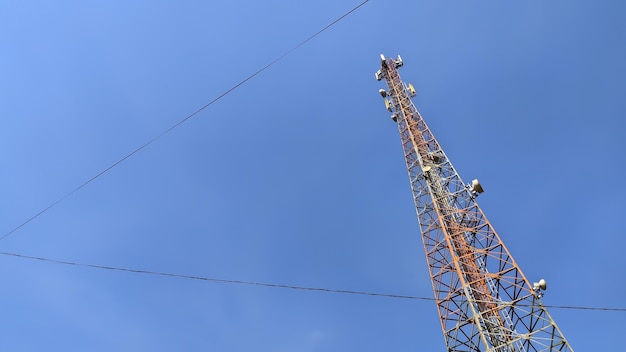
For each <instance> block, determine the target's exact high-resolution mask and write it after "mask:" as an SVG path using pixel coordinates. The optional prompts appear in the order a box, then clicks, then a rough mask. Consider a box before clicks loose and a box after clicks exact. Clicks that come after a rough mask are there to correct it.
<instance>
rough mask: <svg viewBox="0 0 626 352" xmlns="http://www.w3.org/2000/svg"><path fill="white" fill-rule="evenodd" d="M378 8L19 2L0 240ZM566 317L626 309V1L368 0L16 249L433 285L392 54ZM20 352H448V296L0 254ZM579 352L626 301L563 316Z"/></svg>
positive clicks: (616, 324) (71, 204)
mask: <svg viewBox="0 0 626 352" xmlns="http://www.w3.org/2000/svg"><path fill="white" fill-rule="evenodd" d="M359 2H360V1H359V0H357V1H330V0H321V1H309V2H303V1H293V0H272V1H263V2H259V1H249V0H233V1H219V2H218V1H92V2H83V1H53V2H46V1H0V33H1V34H0V116H2V118H1V119H0V123H1V125H0V165H1V170H2V171H1V173H0V181H1V182H0V207H1V208H0V233H2V234H5V233H7V232H9V231H11V230H12V229H13V228H15V227H16V226H18V225H19V224H20V223H22V222H23V221H25V220H26V219H28V218H29V217H31V216H33V215H34V214H36V213H37V212H39V211H40V210H42V209H44V208H46V207H47V206H49V205H50V204H52V203H53V202H54V201H56V200H58V199H60V198H61V197H63V196H64V195H66V194H67V193H68V192H70V191H71V190H72V189H74V188H76V187H77V186H79V185H80V184H81V183H83V182H84V181H86V180H88V179H89V178H91V177H92V176H94V175H96V174H97V173H99V172H100V171H102V170H103V169H105V168H106V167H108V166H109V165H111V164H113V163H114V162H116V161H118V160H119V159H121V158H122V157H124V156H125V155H127V154H128V153H130V152H131V151H132V150H134V149H135V148H137V147H139V146H141V145H142V144H143V143H145V142H147V141H149V140H150V139H151V138H153V137H155V136H156V135H158V134H159V133H161V132H163V131H164V130H165V129H167V128H168V127H169V126H171V125H173V124H174V123H176V122H178V121H180V120H181V119H183V118H184V117H186V116H188V115H189V114H190V113H192V112H193V111H195V110H196V109H197V108H199V107H201V106H203V105H204V104H206V103H208V102H209V101H211V100H212V99H214V98H215V97H217V96H218V95H219V94H221V93H222V92H224V91H226V90H227V89H229V88H231V87H232V86H233V85H235V84H237V83H238V82H240V81H241V80H243V79H244V78H246V77H248V76H249V75H250V74H252V73H254V72H255V71H257V70H258V69H260V68H262V67H263V66H265V65H266V64H268V63H269V62H271V61H272V60H274V59H275V58H277V57H279V56H280V55H282V54H283V53H285V52H287V51H288V50H290V49H291V48H293V47H294V46H296V45H297V44H298V43H300V42H302V41H303V40H304V39H305V38H307V37H309V36H310V35H312V34H314V33H315V32H317V31H318V30H320V29H321V28H323V27H324V26H326V25H327V24H329V23H330V22H332V21H333V20H335V19H337V18H338V17H340V16H341V15H343V14H344V13H346V12H347V11H349V10H350V9H351V8H353V7H354V6H356V5H358V3H359ZM381 53H384V54H385V55H387V56H396V55H398V54H401V55H402V57H403V59H404V62H405V65H404V67H403V68H402V69H401V70H400V73H401V75H402V78H403V79H404V80H405V81H407V82H412V83H413V84H414V85H415V87H416V88H417V91H418V95H417V97H416V98H415V99H414V101H415V103H416V105H417V106H418V109H420V111H421V112H422V114H423V115H424V117H425V119H426V120H427V122H428V124H429V126H430V127H431V129H432V130H433V132H434V134H435V136H436V137H437V138H438V140H439V142H440V143H441V145H442V146H443V148H444V150H445V151H446V153H447V155H448V156H449V157H450V159H451V160H452V162H453V164H454V165H455V167H456V168H457V170H458V171H459V173H460V174H461V177H462V178H463V179H464V180H465V181H466V182H467V181H469V180H471V179H473V178H479V179H480V180H481V183H482V184H483V186H484V188H485V190H486V192H485V193H484V194H483V195H481V197H480V198H479V199H478V201H479V203H480V205H481V206H482V208H483V210H484V211H485V213H486V215H487V217H488V218H489V220H490V221H491V222H492V224H493V225H494V226H495V229H496V230H497V231H498V233H499V234H500V236H501V237H502V239H503V240H504V242H505V244H506V245H507V247H508V248H509V250H510V251H511V253H512V254H513V256H514V258H515V259H516V261H517V262H518V263H519V265H520V266H521V268H522V270H523V271H524V273H525V274H526V276H527V277H528V278H529V279H530V280H531V281H532V280H537V279H539V278H542V277H544V278H546V280H547V282H548V290H547V292H546V296H545V298H544V303H545V304H547V305H578V306H589V307H597V306H601V307H621V308H623V307H625V306H626V304H625V303H624V298H626V275H625V274H624V273H625V271H626V264H625V262H624V248H626V236H625V233H624V226H623V221H624V217H625V215H624V211H625V206H624V199H626V188H625V187H624V186H623V185H622V183H623V180H624V174H625V171H626V156H625V151H626V141H625V139H624V132H626V124H625V122H624V111H626V98H625V95H626V84H625V83H624V82H626V67H625V62H626V3H624V2H623V1H618V0H615V1H608V0H607V1H594V2H591V1H578V0H575V1H572V0H569V1H565V0H561V1H556V0H555V1H515V2H512V1H414V0H412V1H409V0H399V1H393V2H391V1H381V0H370V1H369V2H368V3H367V4H366V5H364V6H363V7H361V8H360V9H359V10H357V11H356V12H354V13H353V14H351V15H350V16H349V17H347V18H345V19H344V20H342V21H341V22H339V23H337V24H336V25H335V26H333V27H332V28H330V29H329V30H327V31H325V32H324V33H322V34H321V35H319V36H318V37H316V38H315V39H314V40H312V41H310V42H309V43H307V44H306V45H304V46H302V47H301V48H299V49H298V50H296V51H294V52H293V53H292V54H290V55H289V56H287V57H286V58H284V59H283V60H281V61H280V62H278V63H276V64H275V65H273V66H271V67H270V68H269V69H267V70H265V71H264V72H262V73H261V74H259V75H258V76H256V77H255V78H254V79H252V80H250V81H249V82H247V83H246V84H245V85H243V86H241V87H240V88H239V89H237V90H235V91H234V92H232V93H231V94H229V95H227V96H226V97H224V98H223V99H221V100H219V101H218V102H216V103H215V104H213V105H211V106H210V107H209V108H207V109H206V110H204V111H202V112H201V113H200V114H198V115H197V116H196V117H194V118H193V119H191V120H189V121H187V122H186V123H185V124H183V125H182V126H180V127H179V128H177V129H176V130H174V131H173V132H171V133H169V134H168V135H166V136H164V137H163V138H161V139H159V140H158V141H156V142H155V143H153V144H151V145H149V146H148V147H147V148H145V149H143V150H142V151H140V152H139V153H137V154H136V155H134V156H132V157H131V158H129V159H127V160H126V161H125V162H124V163H122V164H120V165H118V166H117V167H115V168H114V169H112V170H111V171H109V172H108V173H106V174H104V175H103V176H102V177H100V178H98V179H97V180H95V181H94V182H92V183H90V184H89V185H87V186H86V187H84V188H83V189H81V190H80V191H78V192H76V193H74V194H73V195H71V196H70V197H67V198H66V199H65V200H63V201H62V202H60V203H58V204H57V205H56V206H54V207H53V208H51V209H50V210H49V211H47V212H45V213H44V214H42V215H41V216H39V217H38V218H36V219H35V220H34V221H32V222H30V223H28V224H27V225H26V226H24V227H22V228H20V229H19V230H18V231H15V232H14V233H13V234H11V235H10V236H8V237H6V238H5V239H4V240H2V241H0V251H4V252H12V253H19V254H24V255H32V256H41V257H45V258H51V259H57V260H67V261H75V262H79V263H86V264H97V265H108V266H115V267H122V268H130V269H141V270H152V271H160V272H168V273H176V274H185V275H196V276H203V277H210V278H218V279H227V280H244V281H254V282H264V283H275V284H285V285H296V286H308V287H320V288H329V289H343V290H356V291H367V292H376V293H389V294H400V295H412V296H418V297H432V288H431V283H430V280H429V276H428V271H427V268H426V260H425V258H424V253H423V247H422V244H421V238H420V235H419V232H418V225H417V219H416V216H415V211H414V207H413V204H412V199H411V193H410V187H409V182H408V178H407V173H406V169H405V165H404V160H403V157H402V150H401V147H400V142H399V136H398V131H397V128H396V126H394V124H393V123H392V121H391V119H390V118H389V113H388V112H387V111H386V110H385V108H384V104H383V101H382V99H381V98H380V96H379V95H378V89H380V88H383V87H384V84H383V82H377V81H376V80H375V78H374V72H375V71H376V70H378V68H379V64H380V61H379V54H381ZM0 287H2V289H0V302H1V303H2V309H1V312H2V313H1V314H0V331H2V333H1V336H2V337H1V338H0V348H1V349H2V350H7V351H42V350H45V351H224V352H228V351H250V350H255V351H277V352H280V351H285V352H292V351H299V352H300V351H301V352H314V351H443V350H444V342H443V337H442V333H441V328H440V323H439V319H438V316H437V310H436V308H435V305H434V303H433V302H432V301H421V300H407V299H394V298H386V297H370V296H359V295H350V294H339V293H324V292H311V291H298V290H290V289H279V288H270V287H259V286H249V285H235V284H217V283H211V282H202V281H194V280H190V279H182V278H171V277H161V276H151V275H143V274H134V273H128V272H115V271H106V270H99V269H93V268H87V267H76V266H66V265H61V264H54V263H49V262H40V261H35V260H29V259H22V258H15V257H11V256H7V255H0ZM550 312H551V314H552V315H553V317H554V318H555V320H556V321H557V323H558V325H559V326H560V328H561V329H562V331H563V332H564V334H565V336H566V337H567V338H568V339H569V340H570V342H571V344H572V346H573V347H574V349H576V350H578V351H618V350H622V349H623V342H622V339H621V337H622V336H623V334H624V333H625V332H626V313H624V312H602V311H584V310H567V309H551V310H550Z"/></svg>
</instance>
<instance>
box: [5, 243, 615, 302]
mask: <svg viewBox="0 0 626 352" xmlns="http://www.w3.org/2000/svg"><path fill="white" fill-rule="evenodd" d="M0 254H1V255H5V256H11V257H17V258H22V259H31V260H38V261H41V262H47V263H55V264H63V265H70V266H78V267H84V268H93V269H103V270H111V271H121V272H129V273H135V274H146V275H156V276H166V277H176V278H181V279H189V280H198V281H208V282H215V283H224V284H237V285H250V286H264V287H273V288H284V289H291V290H301V291H318V292H328V293H343V294H350V295H364V296H375V297H387V298H402V299H410V300H419V301H434V300H435V299H434V298H430V297H419V296H412V295H397V294H389V293H376V292H367V291H353V290H338V289H331V288H320V287H306V286H293V285H284V284H273V283H267V282H255V281H242V280H227V279H216V278H210V277H205V276H196V275H185V274H173V273H166V272H160V271H151V270H140V269H129V268H121V267H114V266H108V265H97V264H84V263H78V262H71V261H66V260H57V259H50V258H44V257H36V256H30V255H25V254H18V253H11V252H1V251H0ZM544 307H547V308H553V309H570V310H592V311H610V312H626V308H611V307H586V306H564V305H544Z"/></svg>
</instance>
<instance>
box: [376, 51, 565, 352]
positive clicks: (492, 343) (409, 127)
mask: <svg viewBox="0 0 626 352" xmlns="http://www.w3.org/2000/svg"><path fill="white" fill-rule="evenodd" d="M402 65H403V62H402V58H401V57H400V56H398V58H397V59H391V58H385V57H384V55H381V68H380V70H378V71H377V72H376V79H377V80H379V81H380V80H385V81H386V83H387V90H384V89H381V90H380V93H381V95H382V96H383V98H384V99H385V105H386V107H387V109H388V110H389V111H390V112H391V113H392V115H391V117H392V119H393V121H394V122H396V123H397V124H398V128H399V131H400V139H401V142H402V148H403V150H404V157H405V161H406V166H407V169H408V172H409V181H410V183H411V189H412V192H413V200H414V202H415V208H416V211H417V217H418V221H419V227H420V231H421V234H422V240H423V244H424V250H425V252H426V259H427V261H428V270H429V272H430V277H431V281H432V285H433V290H434V294H435V300H436V302H437V309H438V311H439V318H440V321H441V328H442V330H443V335H444V339H445V343H446V348H447V349H446V351H449V352H452V351H490V352H491V351H493V352H527V351H528V352H530V351H573V349H572V348H571V346H570V345H569V343H568V342H567V340H566V339H565V337H564V336H563V334H562V333H561V330H560V329H559V328H558V326H557V325H556V323H555V322H554V320H553V319H552V317H551V316H550V314H549V313H548V311H547V309H546V308H545V307H544V306H543V304H542V303H541V297H542V295H543V291H544V290H545V289H546V284H545V281H544V280H543V279H542V280H540V281H539V282H537V283H534V284H533V285H531V284H530V282H529V281H528V280H527V279H526V277H525V276H524V274H523V273H522V271H521V270H520V268H519V266H518V265H517V263H516V262H515V261H514V260H513V257H512V256H511V254H510V253H509V251H508V249H507V248H506V247H505V246H504V243H503V242H502V240H501V239H500V237H499V236H498V234H497V233H496V232H495V230H494V229H493V227H492V226H491V223H489V221H488V220H487V218H486V217H485V214H484V213H483V211H482V210H481V209H480V207H479V206H478V203H476V197H477V196H478V195H479V194H480V193H482V192H483V189H482V187H481V185H480V183H479V182H478V180H474V181H472V183H470V184H465V183H463V181H462V180H461V178H460V177H459V175H458V173H457V172H456V170H455V169H454V167H453V166H452V163H451V162H450V160H449V159H448V157H447V156H446V154H445V153H444V151H443V149H442V148H441V146H440V145H439V143H438V142H437V140H436V139H435V137H434V135H433V134H432V132H431V131H430V129H429V128H428V126H427V125H426V123H425V122H424V119H423V118H422V115H420V113H419V111H418V110H417V108H416V107H415V105H414V104H413V101H412V100H411V98H412V97H413V96H415V89H414V88H413V86H412V85H410V84H409V85H407V84H405V83H404V82H402V80H401V79H400V75H399V74H398V68H399V67H401V66H402Z"/></svg>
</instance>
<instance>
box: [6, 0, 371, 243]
mask: <svg viewBox="0 0 626 352" xmlns="http://www.w3.org/2000/svg"><path fill="white" fill-rule="evenodd" d="M368 1H369V0H365V1H363V2H362V3H360V4H358V5H357V6H355V7H353V8H352V9H351V10H350V11H348V12H346V13H344V14H343V15H342V16H341V17H339V18H337V19H336V20H334V21H333V22H331V23H329V24H328V25H326V26H325V27H324V28H322V29H320V30H319V31H317V32H315V33H314V34H312V35H311V36H309V37H308V38H306V39H305V40H303V41H302V42H300V44H298V45H296V46H294V47H293V48H291V49H289V50H288V51H286V52H285V53H284V54H282V55H280V56H279V57H277V58H276V59H274V60H273V61H271V62H270V63H269V64H267V65H265V66H263V67H262V68H260V69H259V70H257V71H256V72H254V73H253V74H251V75H249V76H248V77H246V78H245V79H243V80H242V81H241V82H239V83H237V84H235V85H234V86H232V87H231V88H229V89H227V90H226V91H224V92H223V93H222V94H220V95H218V96H217V97H215V98H214V99H213V100H211V101H209V102H208V103H206V104H205V105H203V106H201V107H200V108H198V109H197V110H195V111H194V112H192V113H191V114H189V115H187V116H186V117H185V118H183V119H182V120H180V121H178V122H176V123H175V124H173V125H172V126H170V127H169V128H167V129H166V130H164V131H163V132H161V133H160V134H158V135H157V136H155V137H153V138H152V139H150V140H149V141H147V142H146V143H144V144H142V145H141V146H139V147H138V148H136V149H135V150H133V151H131V152H130V153H128V154H127V155H126V156H124V157H122V158H121V159H119V160H118V161H116V162H114V163H113V164H111V165H110V166H108V167H107V168H105V169H104V170H102V171H100V172H99V173H97V174H96V175H94V176H93V177H91V178H90V179H88V180H87V181H85V182H83V183H82V184H80V185H79V186H78V187H76V188H74V189H73V190H71V191H70V192H68V193H66V194H65V195H64V196H62V197H61V198H59V199H57V200H56V201H54V202H52V203H51V204H50V205H48V206H47V207H45V208H43V209H42V210H40V211H39V212H37V213H35V214H34V215H33V216H31V217H30V218H28V219H26V220H25V221H24V222H22V223H21V224H19V225H18V226H16V227H15V228H13V229H12V230H10V231H8V232H7V233H5V234H4V235H2V237H0V241H2V240H4V239H5V238H6V237H8V236H10V235H11V234H13V233H14V232H15V231H17V230H19V229H21V228H22V227H24V226H25V225H26V224H28V223H30V222H31V221H33V220H35V219H36V218H38V217H39V216H41V215H42V214H44V213H45V212H47V211H48V210H50V209H51V208H53V207H54V206H56V205H57V204H59V203H61V202H62V201H64V200H65V199H67V198H68V197H70V196H71V195H73V194H74V193H76V192H78V191H79V190H81V189H82V188H83V187H85V186H87V185H88V184H90V183H91V182H93V181H95V180H96V179H97V178H99V177H100V176H102V175H104V174H106V173H107V172H109V171H110V170H111V169H113V168H114V167H116V166H118V165H119V164H121V163H123V162H124V161H126V160H127V159H128V158H130V157H132V156H133V155H135V154H137V153H138V152H140V151H141V150H143V149H144V148H146V147H147V146H149V145H150V144H152V143H154V142H156V141H157V140H159V139H160V138H161V137H163V136H165V135H166V134H168V133H170V132H171V131H173V130H175V129H176V128H178V127H179V126H180V125H182V124H184V123H185V122H187V121H189V120H190V119H191V118H193V117H194V116H196V115H197V114H199V113H200V112H201V111H203V110H204V109H206V108H208V107H209V106H211V105H213V104H214V103H215V102H217V101H218V100H220V99H222V98H223V97H225V96H226V95H228V94H230V93H232V92H233V91H234V90H236V89H237V88H239V87H241V86H242V85H244V84H245V83H246V82H248V81H249V80H251V79H252V78H254V77H256V76H257V75H259V74H260V73H261V72H263V71H265V70H267V69H268V68H270V67H271V66H273V65H274V64H276V63H277V62H279V61H280V60H282V59H284V58H285V57H286V56H288V55H289V54H291V53H292V52H294V51H295V50H297V49H299V48H300V47H302V46H303V45H305V44H306V43H308V42H309V41H311V40H313V39H314V38H315V37H317V36H318V35H320V34H322V33H323V32H324V31H326V30H327V29H329V28H330V27H332V26H334V25H335V24H337V23H338V22H339V21H341V20H343V19H344V18H346V17H348V16H349V15H350V14H352V13H353V12H355V11H356V10H358V9H359V8H360V7H361V6H363V5H365V4H366V3H367V2H368Z"/></svg>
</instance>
